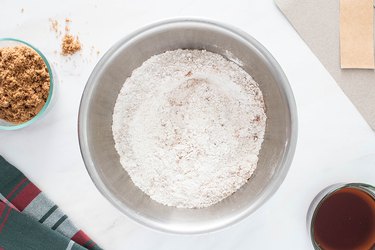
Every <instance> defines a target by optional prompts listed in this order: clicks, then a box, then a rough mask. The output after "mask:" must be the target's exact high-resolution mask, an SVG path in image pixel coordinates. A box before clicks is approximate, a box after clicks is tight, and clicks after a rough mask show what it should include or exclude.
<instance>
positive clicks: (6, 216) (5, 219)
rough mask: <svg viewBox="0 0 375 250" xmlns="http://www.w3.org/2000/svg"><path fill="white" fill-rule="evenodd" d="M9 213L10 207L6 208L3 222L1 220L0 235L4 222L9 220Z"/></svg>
mask: <svg viewBox="0 0 375 250" xmlns="http://www.w3.org/2000/svg"><path fill="white" fill-rule="evenodd" d="M10 212H12V208H11V207H8V211H7V214H6V215H5V218H4V220H3V223H1V225H0V233H1V231H2V230H3V228H4V226H5V224H6V222H7V220H8V218H9V215H10Z"/></svg>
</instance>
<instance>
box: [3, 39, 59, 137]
mask: <svg viewBox="0 0 375 250" xmlns="http://www.w3.org/2000/svg"><path fill="white" fill-rule="evenodd" d="M53 83H54V77H53V71H52V68H51V66H50V64H49V63H48V61H47V59H46V58H45V56H44V55H43V54H42V53H41V52H40V51H39V50H38V49H36V48H35V47H33V46H32V45H30V44H28V43H26V42H24V41H21V40H18V39H13V38H0V130H15V129H19V128H23V127H26V126H28V125H30V124H32V123H34V122H35V121H36V120H38V119H39V118H40V117H41V116H42V115H43V114H44V113H45V112H46V110H47V108H48V107H49V106H50V102H51V99H52V94H53V88H54V84H53Z"/></svg>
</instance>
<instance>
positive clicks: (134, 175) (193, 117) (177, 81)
mask: <svg viewBox="0 0 375 250" xmlns="http://www.w3.org/2000/svg"><path fill="white" fill-rule="evenodd" d="M265 127H266V114H265V111H264V102H263V96H262V92H261V91H260V89H259V87H258V84H257V83H256V82H255V81H254V80H253V78H252V77H251V76H250V75H249V74H248V73H246V72H245V71H244V70H243V69H242V68H240V67H239V66H238V65H237V64H235V63H233V62H230V61H228V60H227V59H225V58H224V57H222V56H220V55H218V54H214V53H211V52H207V51H201V50H175V51H168V52H165V53H163V54H160V55H156V56H153V57H151V58H150V59H149V60H147V61H146V62H144V63H143V65H142V66H140V67H139V68H137V69H135V70H134V71H133V73H132V75H131V76H130V77H129V78H128V79H127V80H126V82H125V83H124V85H123V87H122V89H121V91H120V94H119V96H118V98H117V101H116V104H115V108H114V114H113V125H112V131H113V136H114V140H115V147H116V150H117V152H118V153H119V155H120V161H121V164H122V166H123V167H124V169H125V170H126V171H127V172H128V173H129V175H130V177H131V179H132V181H133V182H134V184H135V185H136V186H138V187H139V188H140V189H141V190H142V191H144V192H145V193H146V194H147V195H149V196H150V197H151V198H152V199H154V200H155V201H157V202H159V203H162V204H164V205H168V206H176V207H181V208H202V207H207V206H210V205H213V204H215V203H217V202H219V201H221V200H222V199H224V198H226V197H228V196H229V195H231V194H233V193H234V192H235V191H236V190H238V189H239V188H240V187H241V186H242V185H244V184H245V183H246V182H247V180H248V179H249V178H250V177H251V175H252V174H253V172H254V170H255V169H256V167H257V162H258V154H259V150H260V148H261V145H262V142H263V137H264V133H265Z"/></svg>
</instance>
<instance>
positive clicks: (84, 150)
mask: <svg viewBox="0 0 375 250" xmlns="http://www.w3.org/2000/svg"><path fill="white" fill-rule="evenodd" d="M184 23H193V24H203V25H209V26H213V27H216V28H220V29H224V30H225V31H227V32H230V33H233V34H235V35H236V36H239V37H240V38H242V39H244V40H245V41H246V42H247V43H249V44H251V45H252V46H254V47H255V48H256V49H257V50H258V51H259V52H260V53H261V55H262V56H264V58H265V59H266V61H269V63H270V64H271V65H272V66H273V69H274V70H275V72H274V73H275V75H277V76H278V77H279V79H280V81H279V84H280V85H281V90H282V91H283V94H284V95H285V98H286V103H287V106H288V108H289V110H290V124H291V127H290V129H289V130H290V131H289V133H290V137H289V140H288V142H287V145H286V149H285V152H284V154H283V161H282V162H281V164H280V168H279V169H280V170H279V171H277V173H275V176H274V177H273V179H274V182H273V185H268V186H266V187H265V189H264V190H263V194H262V196H260V197H259V198H258V199H257V200H256V201H255V202H254V204H253V205H252V206H249V207H248V208H246V209H245V210H244V211H243V212H241V213H239V214H237V215H236V216H232V217H231V218H230V219H228V220H224V221H223V222H221V223H215V224H212V223H210V224H208V226H204V227H201V226H200V227H199V228H198V229H191V228H192V227H189V229H186V228H184V229H183V228H181V227H178V229H176V228H174V227H173V225H168V224H165V223H162V222H157V221H155V220H152V219H149V218H146V217H143V216H142V215H139V214H138V213H136V212H134V210H132V209H130V208H128V207H126V206H123V205H122V202H121V201H120V200H119V199H118V198H116V197H115V196H114V195H113V194H112V193H111V191H110V190H109V189H108V188H107V187H106V186H105V184H104V182H103V181H102V179H101V178H100V176H99V174H98V171H97V169H96V168H95V165H94V162H93V160H92V158H91V154H90V150H89V143H88V137H87V131H86V127H87V120H86V119H85V117H87V114H88V109H89V106H90V99H89V96H91V94H92V91H93V86H94V84H93V82H95V79H96V78H97V76H98V75H99V73H100V72H101V70H102V67H103V66H104V65H105V62H106V61H107V59H108V58H110V57H111V56H112V55H113V54H114V53H115V52H116V51H117V49H119V48H120V47H121V46H123V45H124V44H126V43H127V42H129V41H130V40H132V39H134V38H135V37H137V36H138V35H140V34H142V33H144V32H147V31H149V30H152V29H154V28H159V27H162V26H167V25H170V24H184ZM297 119H298V118H297V107H296V102H295V99H294V96H293V92H292V89H291V87H290V85H289V81H288V79H287V77H286V75H285V73H284V72H283V70H282V68H281V66H280V65H279V63H278V62H277V61H276V60H275V58H274V57H273V56H272V55H271V54H270V52H268V50H267V49H266V48H265V47H264V46H263V45H262V44H260V43H259V42H258V41H257V40H255V39H254V38H253V37H252V36H250V35H249V34H247V33H246V32H245V31H242V30H240V29H238V28H236V27H233V26H231V25H228V24H223V23H221V22H218V21H215V20H210V19H206V18H198V17H175V18H168V19H162V20H159V21H156V22H153V23H151V24H148V25H145V26H143V27H142V28H139V29H137V30H136V31H134V32H132V33H130V34H129V35H127V36H125V37H124V38H122V39H120V40H119V41H118V42H116V43H115V44H114V45H113V46H112V47H111V48H110V49H109V50H108V51H107V52H106V53H105V54H104V55H103V57H102V58H101V59H100V60H99V62H98V63H97V65H96V66H95V68H94V69H93V71H92V73H91V75H90V77H89V78H88V80H87V84H86V86H85V88H84V91H83V94H82V98H81V102H80V108H79V112H78V140H79V146H80V150H81V155H82V159H83V162H84V164H85V167H86V170H87V172H88V174H89V175H90V178H91V179H92V181H93V183H94V184H95V186H96V188H97V189H98V190H99V192H100V193H101V194H102V195H103V196H104V197H105V198H106V199H107V200H108V201H109V202H110V203H111V204H112V205H113V206H115V207H116V208H117V209H118V210H120V211H121V212H122V213H123V214H125V215H127V216H128V217H130V218H131V219H133V220H134V221H136V222H138V223H139V224H141V225H143V226H146V227H148V228H151V229H154V230H157V231H159V232H160V231H161V232H165V233H173V234H202V233H208V232H213V231H218V230H220V229H223V228H226V227H228V226H231V225H234V224H236V223H237V222H239V221H241V220H243V219H244V218H246V217H247V216H248V215H250V214H251V213H253V212H254V211H256V210H257V209H258V208H259V207H260V206H261V205H263V204H264V203H265V202H266V201H268V200H269V199H270V198H271V196H272V195H273V194H274V193H276V191H277V190H278V188H279V187H280V186H281V184H282V182H283V181H284V179H285V177H286V175H287V173H288V171H289V168H290V165H291V162H292V159H293V156H294V153H295V149H296V144H297V134H298V125H297Z"/></svg>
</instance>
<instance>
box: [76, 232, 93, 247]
mask: <svg viewBox="0 0 375 250" xmlns="http://www.w3.org/2000/svg"><path fill="white" fill-rule="evenodd" d="M89 240H90V238H89V236H87V235H86V234H85V233H84V232H83V231H82V230H79V231H78V232H77V233H76V234H75V235H74V236H73V237H72V241H74V242H76V243H78V244H79V245H81V246H83V245H85V243H86V242H88V241H89Z"/></svg>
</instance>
